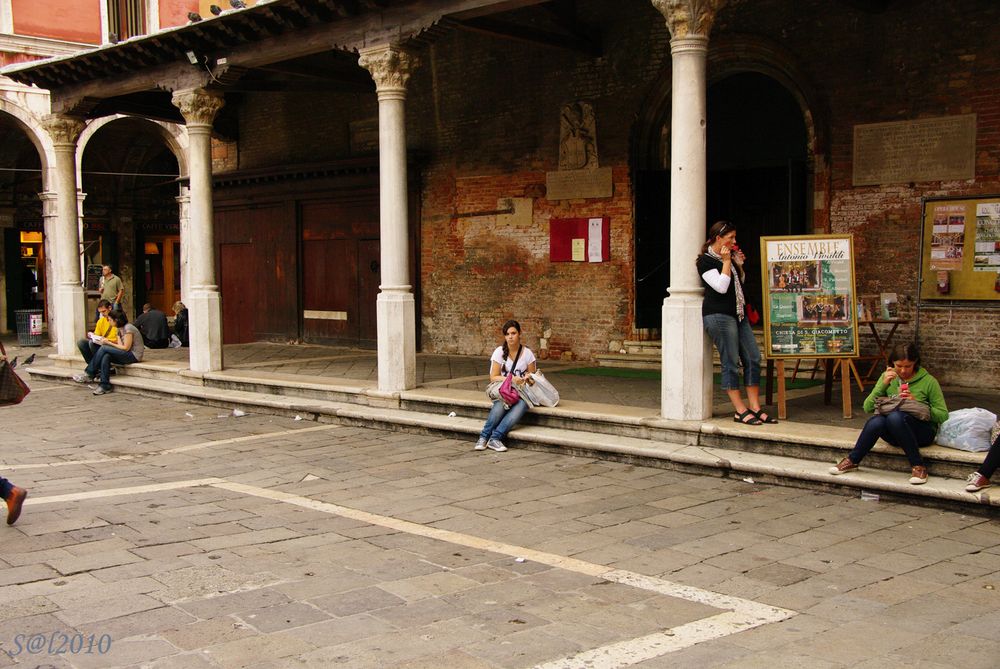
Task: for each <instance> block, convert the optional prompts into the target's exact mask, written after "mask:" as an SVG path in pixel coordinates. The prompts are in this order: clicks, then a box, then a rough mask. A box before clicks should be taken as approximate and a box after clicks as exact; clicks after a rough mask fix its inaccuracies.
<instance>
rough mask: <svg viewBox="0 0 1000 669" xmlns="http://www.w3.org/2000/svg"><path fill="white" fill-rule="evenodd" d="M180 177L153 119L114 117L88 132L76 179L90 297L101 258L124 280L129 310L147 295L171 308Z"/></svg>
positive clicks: (176, 291)
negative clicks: (81, 201) (82, 195)
mask: <svg viewBox="0 0 1000 669" xmlns="http://www.w3.org/2000/svg"><path fill="white" fill-rule="evenodd" d="M178 177H179V167H178V161H177V158H176V156H175V155H174V152H173V148H172V147H171V145H170V143H169V142H168V137H166V131H165V130H164V129H163V128H162V127H161V126H160V125H158V124H156V123H153V122H151V121H147V120H144V119H138V118H119V119H114V120H111V121H109V122H107V123H105V124H103V125H102V126H101V127H99V128H98V129H97V130H96V131H94V132H93V134H92V135H91V136H90V137H89V138H87V140H86V144H85V146H84V148H83V156H82V159H81V183H82V188H83V192H84V193H86V199H85V200H84V204H83V221H84V230H83V252H84V259H85V263H84V265H85V277H84V284H85V285H84V288H85V289H86V291H87V295H88V298H89V300H90V301H93V300H95V299H96V292H95V290H96V282H97V280H98V276H99V274H98V273H99V269H100V266H101V265H102V264H107V265H111V267H112V268H113V269H114V271H115V273H116V274H118V275H119V276H121V278H122V280H123V281H124V283H125V304H126V311H127V312H128V313H129V314H130V316H131V317H134V316H135V315H137V314H138V313H139V312H141V307H142V304H143V303H145V302H150V303H151V304H153V306H154V307H156V308H158V309H160V310H162V311H163V312H164V313H167V314H170V313H171V312H170V307H171V306H172V305H173V303H174V302H175V301H176V300H179V299H180V294H181V253H180V223H179V217H178V204H177V199H176V198H177V195H178V193H179V183H178ZM90 306H94V305H90ZM91 312H93V309H88V313H91Z"/></svg>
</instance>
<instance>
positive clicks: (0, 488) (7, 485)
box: [0, 476, 14, 499]
mask: <svg viewBox="0 0 1000 669" xmlns="http://www.w3.org/2000/svg"><path fill="white" fill-rule="evenodd" d="M13 489H14V484H13V483H11V482H10V481H8V480H7V479H5V478H4V477H2V476H0V499H7V498H8V497H10V491H11V490H13Z"/></svg>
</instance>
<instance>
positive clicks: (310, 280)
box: [302, 239, 359, 343]
mask: <svg viewBox="0 0 1000 669" xmlns="http://www.w3.org/2000/svg"><path fill="white" fill-rule="evenodd" d="M302 276H303V277H304V278H305V279H306V280H304V281H303V286H302V330H303V338H304V339H305V341H311V342H323V341H344V342H352V343H353V342H355V341H357V339H358V331H359V330H358V323H359V313H358V243H357V241H356V240H354V239H310V240H305V241H303V242H302Z"/></svg>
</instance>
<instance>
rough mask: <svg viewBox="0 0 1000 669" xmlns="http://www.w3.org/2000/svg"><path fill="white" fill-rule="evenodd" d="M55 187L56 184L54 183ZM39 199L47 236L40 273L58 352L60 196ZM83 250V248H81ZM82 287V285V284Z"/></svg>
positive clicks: (44, 195)
mask: <svg viewBox="0 0 1000 669" xmlns="http://www.w3.org/2000/svg"><path fill="white" fill-rule="evenodd" d="M52 185H53V186H54V185H55V182H54V181H53V182H52ZM38 199H39V201H41V203H42V230H43V231H44V234H45V266H44V267H41V268H39V270H40V271H42V272H45V278H46V281H45V306H46V307H47V308H48V311H49V317H48V324H49V340H50V341H51V342H52V343H53V344H56V345H57V346H56V350H58V348H59V347H58V343H59V342H58V336H57V330H58V325H57V323H58V322H59V318H58V314H57V313H56V289H57V288H58V287H59V279H58V275H57V273H56V268H57V266H58V264H57V263H56V251H55V246H56V237H57V233H56V230H58V228H59V196H58V195H57V194H56V193H55V192H54V191H42V192H41V193H39V194H38ZM81 248H82V247H81ZM81 277H82V274H81ZM81 287H82V283H81ZM83 318H84V327H86V325H87V309H86V300H84V311H83ZM15 326H16V323H13V322H12V323H11V324H10V329H11V330H13V329H14V327H15ZM82 336H83V333H80V334H78V335H77V337H82Z"/></svg>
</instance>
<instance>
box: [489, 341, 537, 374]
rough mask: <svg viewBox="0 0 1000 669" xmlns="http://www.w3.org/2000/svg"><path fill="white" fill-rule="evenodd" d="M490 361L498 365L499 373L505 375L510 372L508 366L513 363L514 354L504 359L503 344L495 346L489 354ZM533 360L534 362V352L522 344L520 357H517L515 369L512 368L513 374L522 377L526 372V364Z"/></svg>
mask: <svg viewBox="0 0 1000 669" xmlns="http://www.w3.org/2000/svg"><path fill="white" fill-rule="evenodd" d="M490 362H495V363H497V364H498V365H500V374H501V375H503V376H507V375H508V374H510V366H511V365H512V364H514V356H510V357H509V358H507V360H506V361H504V359H503V346H497V350H495V351H493V355H491V356H490ZM533 362H535V354H534V353H532V352H531V349H530V348H528V347H527V346H525V345H523V344H522V345H521V357H519V358H518V359H517V369H515V370H514V375H515V376H520V377H523V376H524V375H525V374H527V373H528V366H529V365H530V364H531V363H533Z"/></svg>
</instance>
